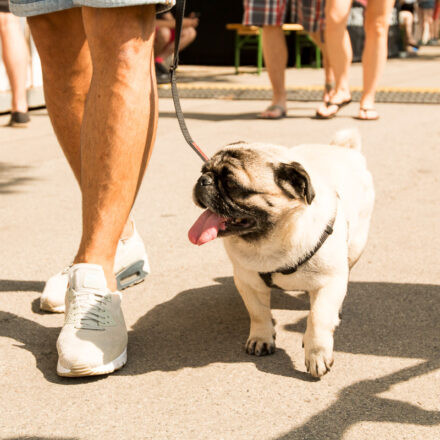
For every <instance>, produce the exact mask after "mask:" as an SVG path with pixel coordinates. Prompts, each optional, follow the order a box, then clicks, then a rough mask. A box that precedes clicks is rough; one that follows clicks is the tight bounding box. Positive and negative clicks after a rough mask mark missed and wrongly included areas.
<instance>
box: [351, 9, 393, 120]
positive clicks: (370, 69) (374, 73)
mask: <svg viewBox="0 0 440 440" xmlns="http://www.w3.org/2000/svg"><path fill="white" fill-rule="evenodd" d="M393 4H394V1H393V0H370V1H369V2H368V6H367V8H366V11H365V24H364V26H365V47H364V52H363V54H362V69H363V93H362V97H361V102H360V111H359V118H360V119H364V120H374V119H377V118H378V117H379V115H378V114H377V112H376V111H375V110H374V97H375V94H376V89H377V84H378V81H379V77H380V75H381V73H382V71H383V68H384V66H385V63H386V60H387V54H388V27H389V17H390V14H391V10H392V7H393Z"/></svg>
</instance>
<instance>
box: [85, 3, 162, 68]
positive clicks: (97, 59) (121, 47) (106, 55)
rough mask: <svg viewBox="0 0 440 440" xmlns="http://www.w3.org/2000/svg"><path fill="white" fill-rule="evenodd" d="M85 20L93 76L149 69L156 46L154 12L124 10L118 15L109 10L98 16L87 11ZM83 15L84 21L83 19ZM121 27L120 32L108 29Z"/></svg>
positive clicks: (93, 12)
mask: <svg viewBox="0 0 440 440" xmlns="http://www.w3.org/2000/svg"><path fill="white" fill-rule="evenodd" d="M87 9H88V11H87V12H86V19H85V20H84V24H85V30H86V35H87V40H88V43H89V48H90V53H91V57H92V63H93V72H94V74H100V73H107V72H109V73H112V72H114V71H115V70H117V71H118V72H121V73H123V72H138V71H139V70H142V69H145V68H148V67H149V59H150V55H151V52H152V50H153V43H154V8H149V7H148V8H146V9H142V8H141V9H138V8H137V7H130V8H123V9H129V10H130V11H127V12H125V11H122V12H121V14H122V16H121V17H119V16H118V15H115V14H117V13H119V12H117V11H111V9H113V8H108V10H106V11H105V13H101V12H99V13H97V12H96V11H90V10H93V8H87ZM136 12H137V13H136ZM84 15H85V14H84V11H83V17H84ZM116 25H117V26H118V29H117V32H109V28H113V27H114V26H116Z"/></svg>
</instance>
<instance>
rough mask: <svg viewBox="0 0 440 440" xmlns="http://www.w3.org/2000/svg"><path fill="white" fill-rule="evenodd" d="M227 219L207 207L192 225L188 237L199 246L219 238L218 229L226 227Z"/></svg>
mask: <svg viewBox="0 0 440 440" xmlns="http://www.w3.org/2000/svg"><path fill="white" fill-rule="evenodd" d="M224 224H225V220H224V219H223V218H222V217H220V216H219V215H217V214H215V213H214V212H212V211H210V210H209V209H207V210H206V211H205V212H204V213H203V214H202V215H201V216H200V217H199V218H198V219H197V220H196V222H195V223H194V224H193V225H192V227H191V229H190V230H189V232H188V238H189V240H190V241H191V243H193V244H197V245H198V246H200V245H202V244H205V243H208V241H211V240H214V238H217V235H218V231H219V230H221V229H224Z"/></svg>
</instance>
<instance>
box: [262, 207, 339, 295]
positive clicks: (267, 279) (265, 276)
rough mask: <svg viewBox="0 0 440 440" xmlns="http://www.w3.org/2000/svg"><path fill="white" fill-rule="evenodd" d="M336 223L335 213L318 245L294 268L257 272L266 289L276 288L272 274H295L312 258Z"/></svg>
mask: <svg viewBox="0 0 440 440" xmlns="http://www.w3.org/2000/svg"><path fill="white" fill-rule="evenodd" d="M335 221H336V213H335V215H334V217H333V218H332V219H331V220H330V221H329V222H328V223H327V226H326V227H325V229H324V231H323V232H322V234H321V236H320V238H319V241H318V243H316V245H315V247H314V248H313V249H312V250H311V251H309V252H307V253H306V254H305V255H304V256H303V257H302V258H300V260H299V261H298V262H297V263H296V264H295V266H290V267H289V266H288V267H281V268H280V269H277V270H274V271H273V272H258V274H259V275H260V277H261V279H262V280H263V281H264V283H265V284H266V286H267V287H277V286H276V285H275V284H273V282H272V275H273V274H274V273H281V274H283V275H291V274H292V273H295V272H296V271H297V270H298V269H299V268H300V267H301V266H302V265H303V264H305V263H307V261H309V260H310V258H312V257H313V256H314V255H315V254H316V252H318V251H319V249H320V248H321V246H322V245H323V244H324V243H325V241H326V240H327V238H328V237H329V236H330V235H331V234H332V233H333V226H334V224H335Z"/></svg>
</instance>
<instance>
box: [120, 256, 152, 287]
mask: <svg viewBox="0 0 440 440" xmlns="http://www.w3.org/2000/svg"><path fill="white" fill-rule="evenodd" d="M148 273H149V266H148V257H147V256H146V255H145V257H144V258H143V259H142V260H138V261H136V262H135V263H133V264H130V266H127V267H125V268H124V269H121V270H120V271H119V272H118V273H117V274H116V283H117V289H118V290H119V291H121V290H124V289H127V288H128V287H131V286H134V285H136V284H139V283H142V281H144V279H145V277H146V276H147V275H148Z"/></svg>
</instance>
